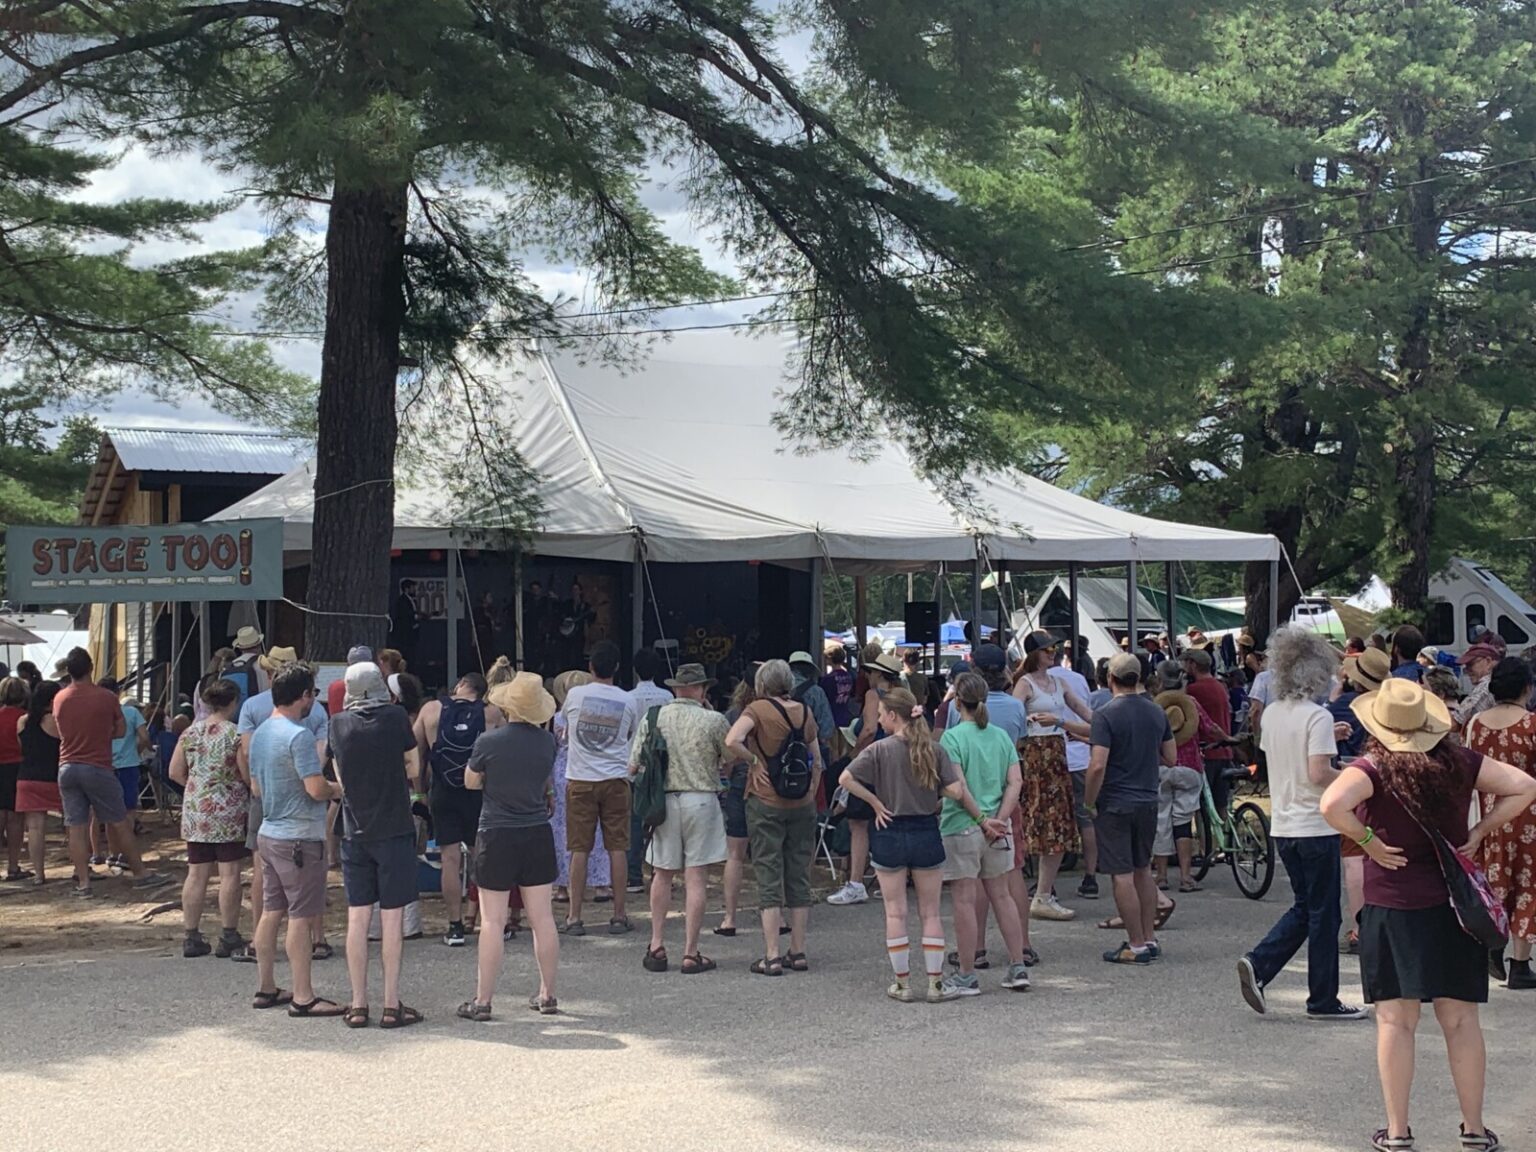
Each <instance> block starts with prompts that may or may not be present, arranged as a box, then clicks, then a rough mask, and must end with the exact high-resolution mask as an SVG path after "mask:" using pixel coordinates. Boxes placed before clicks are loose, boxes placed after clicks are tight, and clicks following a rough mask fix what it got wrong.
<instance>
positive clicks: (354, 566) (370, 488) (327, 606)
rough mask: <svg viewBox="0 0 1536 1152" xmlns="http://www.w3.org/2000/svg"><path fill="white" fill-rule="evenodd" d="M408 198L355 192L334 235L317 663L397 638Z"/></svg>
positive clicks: (330, 232)
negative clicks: (394, 613) (398, 388)
mask: <svg viewBox="0 0 1536 1152" xmlns="http://www.w3.org/2000/svg"><path fill="white" fill-rule="evenodd" d="M405 223H406V189H405V186H404V185H403V184H400V185H396V186H393V187H383V188H365V189H344V188H342V187H339V186H338V187H337V188H336V190H335V191H334V193H333V194H332V198H331V210H330V220H329V226H328V229H327V232H326V240H325V252H326V264H327V273H326V302H325V346H324V350H323V353H322V360H321V365H320V411H319V441H318V444H317V447H316V452H315V458H316V464H315V526H314V551H313V555H312V559H311V569H310V574H309V606H310V608H311V610H312V612H313V613H314V614H312V615H309V616H308V617H306V628H305V651H304V653H303V655H304V656H305V657H306V658H307V659H310V660H341V659H344V658H345V656H346V653H347V649H348V648H349V647H350V646H352V645H353V644H368V645H370V646H372V647H373V648H374V649H375V650H377V649H378V648H380V647H383V645H384V642H385V638H386V636H387V635H388V633H389V621H388V615H389V610H390V588H389V550H390V543H391V538H392V536H393V533H394V522H395V517H394V498H395V489H394V474H395V438H396V431H397V428H396V419H395V382H396V375H397V373H398V371H399V367H400V325H401V321H402V319H403V316H404V311H405V307H404V294H403V288H404V252H405Z"/></svg>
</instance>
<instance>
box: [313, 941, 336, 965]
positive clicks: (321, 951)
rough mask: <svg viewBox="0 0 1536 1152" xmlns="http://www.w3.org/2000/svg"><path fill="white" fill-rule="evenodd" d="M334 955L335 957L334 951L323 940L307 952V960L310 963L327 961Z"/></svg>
mask: <svg viewBox="0 0 1536 1152" xmlns="http://www.w3.org/2000/svg"><path fill="white" fill-rule="evenodd" d="M334 955H336V949H334V948H332V947H331V946H330V945H329V944H327V943H326V942H325V941H324V940H322V941H320V943H318V944H316V945H315V946H314V947H313V948H311V949H310V950H309V958H310V960H312V961H313V960H329V959H330V958H331V957H332V956H334Z"/></svg>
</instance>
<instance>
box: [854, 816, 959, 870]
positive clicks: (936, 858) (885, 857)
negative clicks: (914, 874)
mask: <svg viewBox="0 0 1536 1152" xmlns="http://www.w3.org/2000/svg"><path fill="white" fill-rule="evenodd" d="M869 858H870V860H871V861H872V862H873V863H874V865H875V868H876V869H877V870H881V871H885V872H895V871H900V870H901V869H904V868H915V869H917V870H918V871H920V872H921V871H923V870H925V869H928V868H942V867H943V866H944V839H943V837H941V836H940V835H939V817H938V814H937V813H930V814H929V815H927V816H897V817H895V818H893V819H892V820H891V822H890V823H889V824H887V825H886V826H885V827H884V828H880V827H877V826H874V825H871V826H870V830H869Z"/></svg>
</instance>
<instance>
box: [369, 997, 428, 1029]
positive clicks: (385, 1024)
mask: <svg viewBox="0 0 1536 1152" xmlns="http://www.w3.org/2000/svg"><path fill="white" fill-rule="evenodd" d="M365 1011H366V1009H365ZM425 1019H426V1017H425V1016H423V1015H422V1014H421V1013H420V1012H418V1011H416V1009H414V1008H407V1007H406V1006H405V1004H404V1003H400V1004H396V1005H395V1006H394V1007H393V1008H386V1009H384V1013H383V1015H382V1017H381V1018H380V1020H379V1027H380V1028H409V1027H410V1026H411V1025H412V1024H420V1023H421V1022H422V1021H423V1020H425Z"/></svg>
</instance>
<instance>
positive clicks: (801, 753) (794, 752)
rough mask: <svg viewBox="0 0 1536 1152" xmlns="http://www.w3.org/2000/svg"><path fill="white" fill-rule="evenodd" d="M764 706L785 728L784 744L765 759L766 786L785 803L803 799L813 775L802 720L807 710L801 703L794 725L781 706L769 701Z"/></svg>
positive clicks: (808, 710)
mask: <svg viewBox="0 0 1536 1152" xmlns="http://www.w3.org/2000/svg"><path fill="white" fill-rule="evenodd" d="M768 703H769V704H772V705H773V707H774V710H775V711H776V712H778V714H779V715H780V716H782V717H783V718H784V723H786V724H788V725H789V734H788V735H787V736H785V737H784V743H783V744H781V745H780V746H779V750H778V751H777V752H774V753H771V754H770V755H769V756H768V764H767V767H768V783H770V784H772V785H773V790H774V792H775V793H776V794H778V795H779V796H781V797H783V798H784V799H785V800H803V799H804V798H805V797H806V795H807V794H809V792H810V790H811V777H812V774H813V771H812V767H811V765H812V759H811V750H810V747H809V746H808V745H807V744H806V742H805V718H806V717H807V716H809V715H810V712H811V710H810V709H809V708H807V707H806V706H805V705H804V704H801V705H800V723H798V724H796V723H794V722H793V721H792V720H790V718H789V713H788V712H786V711H785V710H784V705H782V704H780V703H779V702H778V701H777V700H772V699H770V700H769V701H768Z"/></svg>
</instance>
